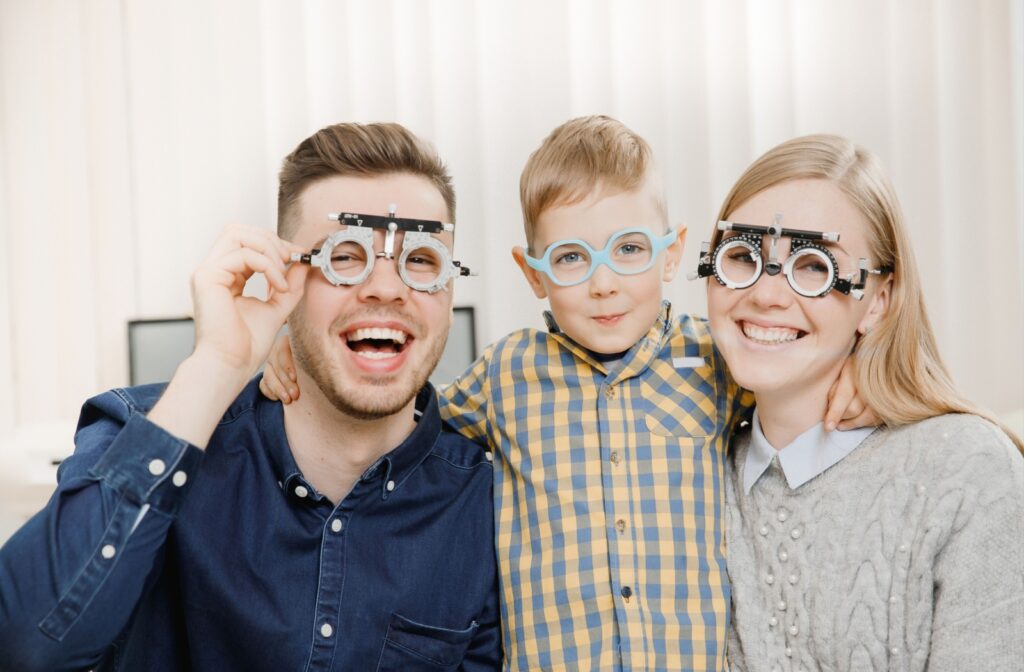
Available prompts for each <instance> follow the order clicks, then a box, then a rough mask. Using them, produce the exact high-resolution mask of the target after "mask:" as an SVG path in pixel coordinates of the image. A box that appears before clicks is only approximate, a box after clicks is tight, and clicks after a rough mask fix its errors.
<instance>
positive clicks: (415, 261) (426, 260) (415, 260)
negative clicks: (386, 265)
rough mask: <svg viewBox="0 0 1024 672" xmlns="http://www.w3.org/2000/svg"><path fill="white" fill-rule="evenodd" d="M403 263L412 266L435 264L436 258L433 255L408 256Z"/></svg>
mask: <svg viewBox="0 0 1024 672" xmlns="http://www.w3.org/2000/svg"><path fill="white" fill-rule="evenodd" d="M405 263H407V264H412V265H413V266H424V267H426V266H437V263H438V262H437V260H436V259H434V258H433V257H419V256H410V257H408V258H407V259H406V260H405Z"/></svg>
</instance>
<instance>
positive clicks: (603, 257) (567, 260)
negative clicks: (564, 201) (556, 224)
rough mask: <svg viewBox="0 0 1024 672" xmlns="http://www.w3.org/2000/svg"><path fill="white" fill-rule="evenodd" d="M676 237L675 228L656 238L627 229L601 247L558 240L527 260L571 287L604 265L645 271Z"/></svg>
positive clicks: (646, 231) (622, 271) (626, 272)
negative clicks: (540, 254) (537, 255)
mask: <svg viewBox="0 0 1024 672" xmlns="http://www.w3.org/2000/svg"><path fill="white" fill-rule="evenodd" d="M676 237H677V236H676V232H675V231H672V230H670V231H669V232H668V233H666V234H665V235H663V236H657V237H656V236H655V235H654V234H653V233H651V231H650V230H649V229H641V228H633V229H624V230H622V231H619V232H618V233H616V234H615V235H613V236H612V237H611V238H609V239H608V242H607V243H606V244H605V246H604V248H603V249H600V250H595V249H594V248H593V247H591V246H590V245H589V244H588V243H587V242H586V241H584V240H578V239H571V240H559V241H557V242H555V243H552V244H551V245H549V246H548V248H547V250H545V252H544V256H543V257H541V258H539V259H537V258H536V257H531V256H530V255H526V263H527V265H528V266H529V267H530V268H532V269H534V270H536V271H540V272H541V273H544V274H545V275H547V276H548V277H549V278H551V281H552V282H553V283H555V284H556V285H559V286H560V287H571V286H572V285H578V284H580V283H581V282H586V281H587V280H588V279H589V278H590V276H592V275H593V274H594V271H596V270H597V267H598V266H600V265H602V264H604V265H606V266H608V268H610V269H612V270H613V271H615V272H616V273H618V274H619V275H637V274H638V273H643V272H644V271H646V270H647V269H649V268H650V267H651V266H653V265H654V260H655V259H656V258H657V257H658V253H659V252H661V251H662V250H664V249H665V248H667V247H668V246H669V245H671V244H672V242H673V241H674V240H675V239H676Z"/></svg>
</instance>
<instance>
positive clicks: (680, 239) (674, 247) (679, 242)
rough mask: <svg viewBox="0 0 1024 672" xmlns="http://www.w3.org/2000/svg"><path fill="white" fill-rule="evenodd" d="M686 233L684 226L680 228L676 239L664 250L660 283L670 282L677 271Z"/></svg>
mask: <svg viewBox="0 0 1024 672" xmlns="http://www.w3.org/2000/svg"><path fill="white" fill-rule="evenodd" d="M686 231H687V229H686V227H685V226H680V227H679V233H677V234H676V239H675V240H673V241H672V243H671V244H670V245H669V246H668V247H667V248H665V268H664V270H663V271H662V274H661V279H662V282H670V281H671V280H672V278H674V277H676V273H677V272H678V271H679V264H680V263H681V262H682V260H683V250H684V249H685V248H686Z"/></svg>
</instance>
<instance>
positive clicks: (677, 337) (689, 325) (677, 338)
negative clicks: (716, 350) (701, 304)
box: [669, 314, 714, 354]
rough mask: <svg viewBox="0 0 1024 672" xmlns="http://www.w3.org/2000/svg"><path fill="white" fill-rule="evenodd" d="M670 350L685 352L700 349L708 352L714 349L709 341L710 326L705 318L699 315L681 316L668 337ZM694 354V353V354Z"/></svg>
mask: <svg viewBox="0 0 1024 672" xmlns="http://www.w3.org/2000/svg"><path fill="white" fill-rule="evenodd" d="M669 343H670V345H671V348H672V350H678V349H680V348H682V349H685V350H687V351H692V350H694V349H700V350H701V351H704V350H707V351H710V350H712V349H713V347H714V342H713V341H712V339H711V326H710V324H709V323H708V319H707V318H706V317H701V316H700V315H692V314H683V315H680V316H679V317H678V318H676V320H675V325H674V327H673V329H672V333H671V335H670V337H669ZM694 354H696V353H694Z"/></svg>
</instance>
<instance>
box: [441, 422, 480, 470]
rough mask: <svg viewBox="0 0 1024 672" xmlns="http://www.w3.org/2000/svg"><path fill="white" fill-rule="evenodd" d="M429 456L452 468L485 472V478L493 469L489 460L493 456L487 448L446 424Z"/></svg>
mask: <svg viewBox="0 0 1024 672" xmlns="http://www.w3.org/2000/svg"><path fill="white" fill-rule="evenodd" d="M430 457H433V458H437V459H439V460H441V461H442V462H443V463H444V464H446V465H447V466H449V467H451V468H454V469H465V470H468V471H480V472H482V473H485V474H486V476H487V478H490V474H491V472H492V470H493V469H492V463H491V460H492V459H493V457H494V456H493V454H492V453H491V452H490V449H489V448H487V447H486V446H483V445H481V444H479V443H476V442H475V441H472V440H470V439H467V438H466V437H464V436H463V435H462V434H459V433H458V432H456V431H454V430H452V429H450V428H448V427H447V425H444V426H442V429H441V433H440V434H439V435H438V437H437V441H436V442H435V443H434V445H433V447H432V448H431V449H430Z"/></svg>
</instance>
